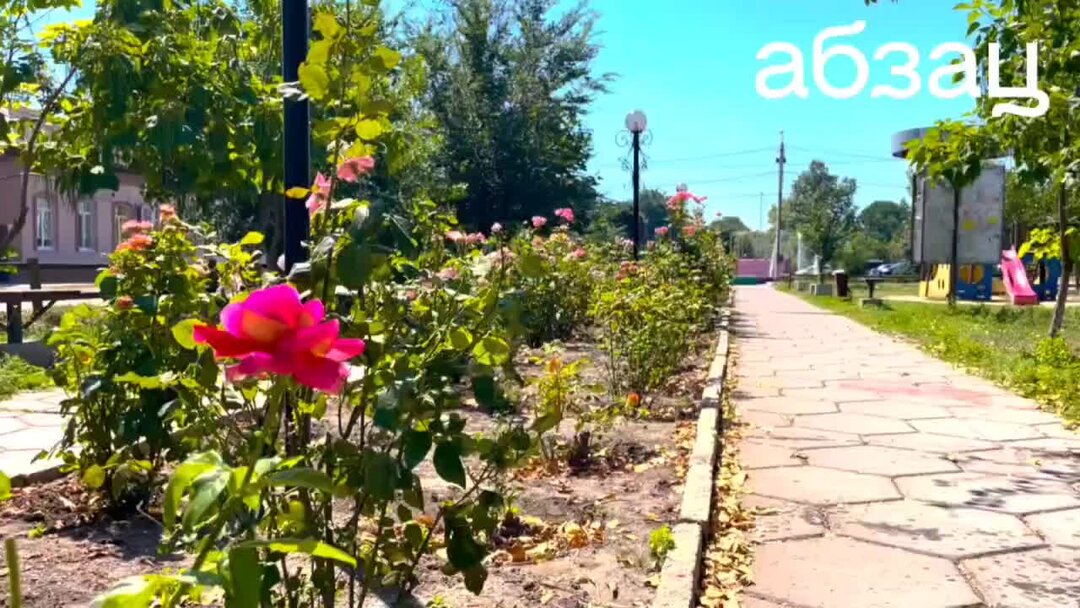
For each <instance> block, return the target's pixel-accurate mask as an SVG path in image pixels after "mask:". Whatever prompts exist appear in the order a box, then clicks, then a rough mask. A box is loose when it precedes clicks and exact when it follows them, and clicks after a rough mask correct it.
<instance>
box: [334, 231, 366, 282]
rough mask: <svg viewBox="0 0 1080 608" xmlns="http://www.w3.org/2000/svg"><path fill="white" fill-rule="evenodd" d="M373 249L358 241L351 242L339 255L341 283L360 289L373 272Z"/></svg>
mask: <svg viewBox="0 0 1080 608" xmlns="http://www.w3.org/2000/svg"><path fill="white" fill-rule="evenodd" d="M371 264H372V260H371V251H370V250H369V249H368V247H366V246H364V245H361V244H360V243H357V242H355V241H354V242H352V243H349V244H348V245H347V246H346V247H345V249H344V250H342V252H341V253H340V254H339V255H338V259H337V274H338V279H339V280H340V281H341V284H342V285H344V286H346V287H349V288H352V289H358V288H360V287H363V285H364V283H366V282H367V279H368V276H369V275H370V274H371Z"/></svg>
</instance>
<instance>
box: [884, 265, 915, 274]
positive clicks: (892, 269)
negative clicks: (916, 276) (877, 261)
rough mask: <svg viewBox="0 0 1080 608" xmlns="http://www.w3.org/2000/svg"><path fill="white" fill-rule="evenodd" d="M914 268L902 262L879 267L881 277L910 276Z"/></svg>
mask: <svg viewBox="0 0 1080 608" xmlns="http://www.w3.org/2000/svg"><path fill="white" fill-rule="evenodd" d="M914 270H915V268H914V266H912V265H911V262H908V261H903V262H896V263H893V264H885V265H884V266H882V267H881V276H888V277H898V276H903V275H908V274H912V273H913V272H914Z"/></svg>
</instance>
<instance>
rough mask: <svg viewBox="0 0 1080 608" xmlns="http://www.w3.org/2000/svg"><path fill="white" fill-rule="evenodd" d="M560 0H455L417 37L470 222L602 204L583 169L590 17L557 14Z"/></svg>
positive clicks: (596, 80)
mask: <svg viewBox="0 0 1080 608" xmlns="http://www.w3.org/2000/svg"><path fill="white" fill-rule="evenodd" d="M555 5H556V3H555V1H554V0H514V1H512V2H496V1H494V0H449V1H448V2H447V6H446V10H445V11H441V12H439V13H438V14H437V18H438V19H441V20H439V21H437V20H436V19H435V18H433V19H432V21H431V22H429V23H428V24H427V25H426V26H425V27H424V28H423V29H422V30H421V31H420V32H418V33H417V34H416V36H415V38H414V44H415V46H416V48H417V51H418V52H419V54H420V56H422V57H423V58H424V59H425V60H426V62H427V65H428V68H429V70H430V80H429V85H430V86H429V88H428V93H427V103H428V104H429V107H430V108H431V109H432V111H433V112H434V114H435V116H437V118H438V122H439V127H440V131H441V135H442V139H443V141H444V142H445V145H446V147H445V151H444V154H443V156H442V167H443V169H444V171H445V172H446V175H447V176H448V178H449V179H450V180H451V181H453V182H456V183H462V184H464V185H465V186H466V189H465V192H464V193H463V195H462V196H461V197H460V198H459V199H458V200H457V210H458V215H459V218H460V219H461V221H462V222H464V223H465V224H466V225H468V226H472V227H479V228H486V227H487V226H490V225H491V223H492V222H495V221H500V222H517V221H524V220H527V219H528V218H530V217H532V216H534V215H546V214H549V213H550V212H551V211H552V210H553V209H555V208H558V207H572V208H574V209H575V210H577V211H578V212H579V213H585V212H587V211H588V209H589V208H590V207H591V206H593V204H594V203H595V200H596V191H595V187H596V179H595V178H594V177H592V176H590V175H588V174H587V173H586V168H585V164H586V162H587V160H588V157H589V154H590V152H591V145H592V137H591V134H590V133H589V132H588V131H587V130H585V129H584V128H583V126H582V118H583V117H584V113H585V111H586V109H587V106H588V104H589V102H590V101H591V100H592V99H593V98H594V97H595V96H596V95H597V94H598V93H600V92H602V91H603V90H604V82H605V80H606V77H603V76H600V77H597V76H594V75H593V74H592V70H591V65H592V62H593V60H594V58H595V57H596V54H597V52H598V47H597V46H596V45H595V43H594V42H593V25H594V17H593V16H592V15H591V14H590V13H589V12H588V11H587V10H586V8H585V6H584V5H583V4H578V5H576V6H572V7H570V8H569V9H568V10H565V11H562V12H561V13H560V14H559V15H557V16H554V15H553V9H554V8H555Z"/></svg>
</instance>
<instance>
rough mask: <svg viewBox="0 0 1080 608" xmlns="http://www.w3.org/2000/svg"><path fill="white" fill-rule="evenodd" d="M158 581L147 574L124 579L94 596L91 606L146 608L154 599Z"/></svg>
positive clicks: (103, 607) (97, 607) (102, 607)
mask: <svg viewBox="0 0 1080 608" xmlns="http://www.w3.org/2000/svg"><path fill="white" fill-rule="evenodd" d="M160 586H161V584H160V582H157V581H156V580H155V579H153V578H151V577H148V576H137V577H131V578H128V579H125V580H123V581H121V582H119V583H117V584H116V586H114V587H113V588H112V589H110V590H108V591H106V592H105V593H103V594H102V595H99V596H98V597H96V598H94V602H93V603H92V604H91V606H92V607H93V608H148V607H149V606H150V603H151V602H153V601H154V596H155V595H157V590H158V588H159V587H160Z"/></svg>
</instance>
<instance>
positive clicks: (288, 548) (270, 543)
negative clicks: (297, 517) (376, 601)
mask: <svg viewBox="0 0 1080 608" xmlns="http://www.w3.org/2000/svg"><path fill="white" fill-rule="evenodd" d="M236 547H237V548H249V547H253V548H254V547H262V548H266V549H269V550H271V551H274V552H275V553H286V554H289V553H304V554H306V555H310V556H312V557H321V558H323V559H332V560H334V561H336V562H341V563H343V564H347V565H349V566H352V567H353V568H355V567H356V560H355V559H354V558H353V557H352V556H351V555H349V554H348V553H345V552H344V551H342V550H341V549H338V548H337V547H333V546H331V545H328V544H326V543H322V542H319V541H317V540H315V539H314V538H305V539H289V538H280V539H277V540H250V541H247V542H243V543H240V544H238V545H236Z"/></svg>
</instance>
